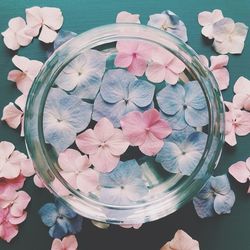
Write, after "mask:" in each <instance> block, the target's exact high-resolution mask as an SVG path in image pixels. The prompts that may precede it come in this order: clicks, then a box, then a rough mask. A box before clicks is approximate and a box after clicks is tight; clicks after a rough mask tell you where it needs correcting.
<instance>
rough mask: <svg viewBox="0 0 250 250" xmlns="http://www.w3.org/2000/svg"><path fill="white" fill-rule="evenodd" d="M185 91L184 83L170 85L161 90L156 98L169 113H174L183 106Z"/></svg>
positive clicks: (163, 109) (165, 111)
mask: <svg viewBox="0 0 250 250" xmlns="http://www.w3.org/2000/svg"><path fill="white" fill-rule="evenodd" d="M184 97H185V91H184V88H183V87H182V85H180V84H176V85H170V84H168V85H167V86H166V87H165V88H163V89H162V90H161V91H159V92H158V93H157V95H156V100H157V102H158V104H159V107H160V109H161V110H162V111H163V112H164V113H165V114H167V115H174V114H176V113H177V112H178V111H179V110H181V109H182V108H183V105H184Z"/></svg>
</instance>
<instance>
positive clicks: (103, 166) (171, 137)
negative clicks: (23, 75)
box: [26, 25, 223, 224]
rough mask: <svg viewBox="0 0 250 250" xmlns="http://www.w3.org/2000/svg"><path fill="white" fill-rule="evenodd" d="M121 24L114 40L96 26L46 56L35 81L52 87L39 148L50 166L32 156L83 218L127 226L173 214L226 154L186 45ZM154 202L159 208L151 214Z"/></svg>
mask: <svg viewBox="0 0 250 250" xmlns="http://www.w3.org/2000/svg"><path fill="white" fill-rule="evenodd" d="M118 26H119V25H118ZM114 27H115V28H116V27H117V26H113V30H112V29H111V27H110V29H111V30H109V31H108V29H107V31H106V32H111V31H113V32H114ZM119 27H120V29H117V31H118V30H119V34H116V36H115V37H113V38H112V39H110V38H108V39H107V36H105V35H104V34H103V32H104V30H105V29H100V28H99V30H98V29H97V30H95V31H94V32H93V31H92V33H91V32H90V33H87V34H85V39H86V38H88V39H87V42H86V43H85V44H83V43H80V41H81V42H83V41H82V38H84V34H83V35H81V36H80V38H79V37H77V38H72V39H71V40H70V41H68V42H67V43H66V44H64V45H63V46H62V47H60V48H59V49H57V50H56V51H55V52H54V53H53V54H52V55H51V56H50V58H49V59H48V63H47V65H45V68H44V69H43V73H41V74H43V75H41V74H40V75H39V76H38V79H37V80H36V81H37V84H38V82H39V81H41V80H42V79H41V78H44V80H45V81H46V83H45V84H46V85H47V88H46V89H44V90H43V91H42V90H41V89H40V90H39V91H40V93H42V94H41V95H42V97H41V98H42V99H41V100H42V102H41V103H40V109H39V110H40V111H39V112H40V115H39V118H38V119H40V120H39V122H40V125H39V126H38V127H39V128H37V130H39V134H38V135H37V137H39V142H37V141H36V143H39V144H40V145H41V144H42V149H43V150H42V152H43V157H45V158H44V160H45V161H46V163H47V164H46V166H48V167H45V166H43V168H41V167H40V164H41V163H37V162H38V161H39V159H37V152H36V154H34V153H32V152H33V151H32V150H29V151H30V152H31V157H32V158H35V159H34V161H35V162H36V163H37V170H38V172H39V174H40V176H41V178H42V179H43V181H44V182H45V184H46V185H47V186H48V187H49V188H50V189H51V190H52V191H53V192H55V193H56V194H57V195H58V196H60V197H62V198H63V200H65V201H66V202H67V203H69V204H70V205H71V206H72V207H73V208H74V209H75V210H77V211H78V212H79V213H81V214H83V215H84V216H87V217H90V218H92V219H97V220H101V221H108V222H111V223H112V222H113V223H123V224H124V223H125V224H128V223H139V222H144V221H149V220H152V219H155V218H158V217H161V216H163V215H164V213H165V214H166V213H170V212H172V211H174V210H176V209H177V208H178V207H179V206H180V205H181V204H182V203H184V202H186V201H187V200H189V199H190V198H191V197H192V196H193V194H194V193H195V192H197V191H198V190H199V188H200V187H201V186H202V185H203V184H204V182H205V181H206V179H207V178H208V177H209V176H210V175H211V172H212V170H213V169H214V167H215V166H216V162H217V160H218V157H219V154H220V150H221V144H222V142H223V136H222V134H223V133H222V132H223V108H222V105H221V96H220V92H219V91H218V87H217V85H216V82H215V81H214V79H213V78H212V77H211V74H210V73H209V71H208V70H207V69H205V68H204V67H203V66H202V64H201V63H200V61H199V59H198V57H197V55H196V54H195V53H194V52H193V51H192V50H191V49H190V48H188V47H186V45H184V44H183V43H182V42H181V41H179V40H178V39H176V38H174V37H172V36H171V35H168V34H165V33H164V32H161V31H158V30H155V29H153V28H149V27H141V26H138V25H134V26H133V25H121V26H119ZM121 27H122V29H121ZM148 29H149V30H148ZM111 33H112V32H111ZM147 34H148V36H147ZM159 34H160V35H162V37H164V39H165V40H164V43H163V42H160V41H161V40H160V38H161V37H159V39H157V37H156V36H155V35H159ZM149 35H150V36H149ZM90 38H92V40H91V39H90ZM90 40H91V42H90ZM77 44H78V45H79V46H78V47H77V46H76V45H77ZM49 64H50V66H49ZM49 68H50V70H52V69H53V71H50V72H49ZM45 75H46V79H45ZM32 91H33V96H34V92H37V93H38V88H37V89H35V88H34V89H32V90H31V92H32ZM33 96H29V98H30V99H32V98H33ZM29 102H30V103H29ZM31 102H32V100H29V101H28V105H31ZM32 108H34V107H32ZM27 111H28V112H30V109H29V108H27ZM27 119H28V118H27ZM29 122H30V121H29ZM26 131H27V129H26ZM29 133H30V130H29ZM33 133H34V130H33ZM34 136H35V133H34V134H33V139H34ZM28 137H29V136H28ZM29 143H31V141H29V139H28V140H27V145H28V149H30V147H29V145H30V144H29ZM33 143H34V141H33ZM36 146H37V144H36ZM79 200H80V201H79ZM83 200H84V201H83ZM166 200H168V202H169V203H170V204H169V210H168V209H167V206H166V205H165V210H164V206H163V202H166ZM152 204H158V205H159V204H162V206H161V207H160V208H158V209H155V210H152V208H151V209H150V212H149V211H148V214H147V209H148V207H150V206H151V205H152ZM86 206H87V207H88V209H86ZM91 207H92V209H93V211H92V212H90V210H91ZM97 207H98V209H97ZM170 207H171V209H170ZM84 209H85V212H84V211H83V210H84ZM96 209H97V210H98V211H97V210H96ZM137 209H140V210H139V211H140V213H142V211H144V216H143V217H142V216H141V217H140V216H138V217H137V219H136V214H137V212H138V211H137ZM159 209H160V210H161V211H160V210H159ZM148 210H149V209H148ZM86 211H87V212H86ZM159 211H160V212H159ZM166 211H167V212H166ZM154 213H155V214H156V213H158V215H154Z"/></svg>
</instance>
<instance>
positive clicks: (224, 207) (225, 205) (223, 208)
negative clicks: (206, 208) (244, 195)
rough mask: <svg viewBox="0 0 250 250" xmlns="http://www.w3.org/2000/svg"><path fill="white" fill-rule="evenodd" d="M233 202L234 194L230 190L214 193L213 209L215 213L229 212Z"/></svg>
mask: <svg viewBox="0 0 250 250" xmlns="http://www.w3.org/2000/svg"><path fill="white" fill-rule="evenodd" d="M234 202H235V194H234V192H233V190H230V191H229V192H228V193H227V194H226V195H220V194H218V195H216V197H215V200H214V210H215V212H216V213H217V214H229V213H230V212H231V208H232V207H233V205H234Z"/></svg>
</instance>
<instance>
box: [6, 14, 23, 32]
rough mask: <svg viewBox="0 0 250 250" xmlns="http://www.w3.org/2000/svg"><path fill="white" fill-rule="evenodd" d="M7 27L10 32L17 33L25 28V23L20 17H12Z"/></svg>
mask: <svg viewBox="0 0 250 250" xmlns="http://www.w3.org/2000/svg"><path fill="white" fill-rule="evenodd" d="M8 25H9V27H10V28H11V29H12V30H14V31H19V30H21V29H23V28H24V27H25V26H26V23H25V20H24V19H23V18H22V17H14V18H12V19H10V20H9V23H8Z"/></svg>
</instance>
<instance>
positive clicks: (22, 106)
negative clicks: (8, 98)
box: [15, 94, 27, 112]
mask: <svg viewBox="0 0 250 250" xmlns="http://www.w3.org/2000/svg"><path fill="white" fill-rule="evenodd" d="M26 101H27V95H24V94H23V95H20V96H19V97H17V99H16V100H15V104H16V105H17V106H18V107H19V108H20V109H21V110H22V111H23V112H24V110H25V105H26Z"/></svg>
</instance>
